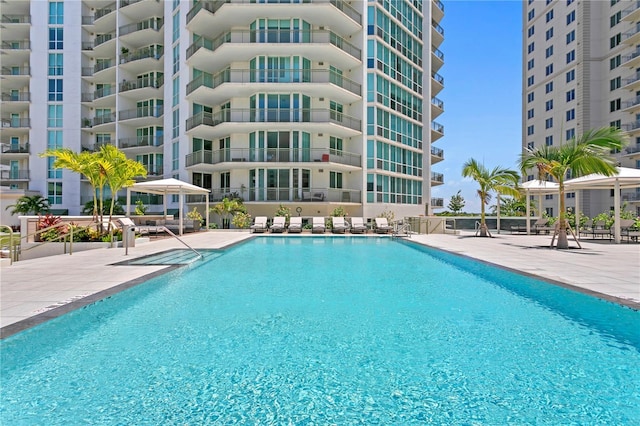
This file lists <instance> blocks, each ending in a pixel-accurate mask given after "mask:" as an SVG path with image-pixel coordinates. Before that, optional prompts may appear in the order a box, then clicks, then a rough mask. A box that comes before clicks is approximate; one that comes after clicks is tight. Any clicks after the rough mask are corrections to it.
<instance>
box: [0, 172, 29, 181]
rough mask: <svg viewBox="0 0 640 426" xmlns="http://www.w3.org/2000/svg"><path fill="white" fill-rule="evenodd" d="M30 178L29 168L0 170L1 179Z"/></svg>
mask: <svg viewBox="0 0 640 426" xmlns="http://www.w3.org/2000/svg"><path fill="white" fill-rule="evenodd" d="M17 180H29V170H23V169H18V170H0V181H1V182H8V181H17Z"/></svg>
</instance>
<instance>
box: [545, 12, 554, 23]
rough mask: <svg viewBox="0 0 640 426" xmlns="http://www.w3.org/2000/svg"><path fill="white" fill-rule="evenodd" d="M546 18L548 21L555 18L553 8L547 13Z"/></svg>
mask: <svg viewBox="0 0 640 426" xmlns="http://www.w3.org/2000/svg"><path fill="white" fill-rule="evenodd" d="M545 19H546V20H547V22H549V21H550V20H552V19H553V9H551V10H550V11H548V12H547V14H546V15H545Z"/></svg>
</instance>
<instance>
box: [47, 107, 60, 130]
mask: <svg viewBox="0 0 640 426" xmlns="http://www.w3.org/2000/svg"><path fill="white" fill-rule="evenodd" d="M47 127H62V105H49V109H48V112H47Z"/></svg>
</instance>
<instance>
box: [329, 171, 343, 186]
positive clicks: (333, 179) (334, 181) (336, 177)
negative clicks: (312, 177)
mask: <svg viewBox="0 0 640 426" xmlns="http://www.w3.org/2000/svg"><path fill="white" fill-rule="evenodd" d="M329 188H342V173H340V172H329Z"/></svg>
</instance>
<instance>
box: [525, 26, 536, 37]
mask: <svg viewBox="0 0 640 426" xmlns="http://www.w3.org/2000/svg"><path fill="white" fill-rule="evenodd" d="M535 31H536V27H535V26H534V25H532V26H531V27H529V28H528V29H527V37H531V36H532V35H533V34H534V33H535Z"/></svg>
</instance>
